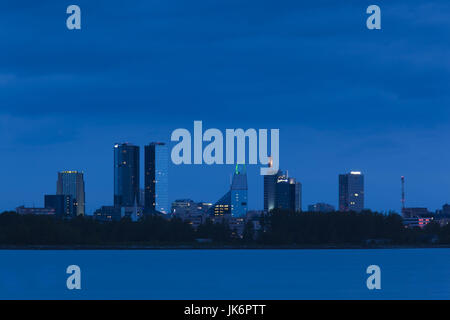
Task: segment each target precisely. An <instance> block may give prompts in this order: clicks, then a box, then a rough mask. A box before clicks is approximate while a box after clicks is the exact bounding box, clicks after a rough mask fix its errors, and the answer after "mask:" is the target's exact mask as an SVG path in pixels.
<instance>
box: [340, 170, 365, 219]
mask: <svg viewBox="0 0 450 320" xmlns="http://www.w3.org/2000/svg"><path fill="white" fill-rule="evenodd" d="M363 209H364V175H363V174H362V173H361V172H359V171H352V172H350V173H347V174H340V175H339V211H356V212H360V211H362V210H363Z"/></svg>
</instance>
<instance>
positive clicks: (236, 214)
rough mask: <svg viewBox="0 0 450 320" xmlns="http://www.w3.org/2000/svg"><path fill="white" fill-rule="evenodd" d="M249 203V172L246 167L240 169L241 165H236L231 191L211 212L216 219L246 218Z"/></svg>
mask: <svg viewBox="0 0 450 320" xmlns="http://www.w3.org/2000/svg"><path fill="white" fill-rule="evenodd" d="M247 201H248V186H247V172H246V170H245V167H244V166H242V168H240V167H239V165H236V169H235V171H234V174H233V180H232V182H231V186H230V190H229V191H228V192H227V193H226V194H225V195H224V196H223V197H222V198H220V199H219V200H218V201H217V202H216V203H215V204H214V205H213V206H212V207H211V208H210V210H209V211H210V213H211V214H213V215H214V216H216V217H217V216H223V217H227V216H231V217H233V218H245V216H246V215H247V211H248V204H247Z"/></svg>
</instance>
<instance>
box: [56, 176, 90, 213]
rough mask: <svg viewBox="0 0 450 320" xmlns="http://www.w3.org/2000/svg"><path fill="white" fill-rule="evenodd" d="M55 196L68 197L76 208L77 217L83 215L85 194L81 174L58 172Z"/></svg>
mask: <svg viewBox="0 0 450 320" xmlns="http://www.w3.org/2000/svg"><path fill="white" fill-rule="evenodd" d="M56 194H57V195H70V196H71V197H72V201H73V202H74V206H75V208H76V210H75V211H76V215H77V216H84V214H85V193H84V178H83V172H79V171H73V170H72V171H70V170H68V171H60V172H58V181H57V182H56Z"/></svg>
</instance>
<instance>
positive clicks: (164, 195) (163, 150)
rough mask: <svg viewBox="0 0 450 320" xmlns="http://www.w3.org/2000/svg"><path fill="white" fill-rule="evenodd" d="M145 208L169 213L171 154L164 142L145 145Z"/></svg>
mask: <svg viewBox="0 0 450 320" xmlns="http://www.w3.org/2000/svg"><path fill="white" fill-rule="evenodd" d="M144 162H145V191H144V193H145V201H144V205H145V209H146V211H147V212H149V211H150V212H153V211H158V212H162V213H166V214H167V213H169V212H170V207H169V154H168V150H167V145H166V144H165V143H163V142H152V143H150V144H149V145H146V146H145V160H144Z"/></svg>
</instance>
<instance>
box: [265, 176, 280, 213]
mask: <svg viewBox="0 0 450 320" xmlns="http://www.w3.org/2000/svg"><path fill="white" fill-rule="evenodd" d="M279 174H280V171H278V173H277V174H274V175H265V176H264V211H265V212H269V211H270V210H273V209H274V208H275V194H276V186H277V180H278V176H279Z"/></svg>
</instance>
